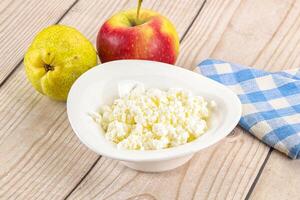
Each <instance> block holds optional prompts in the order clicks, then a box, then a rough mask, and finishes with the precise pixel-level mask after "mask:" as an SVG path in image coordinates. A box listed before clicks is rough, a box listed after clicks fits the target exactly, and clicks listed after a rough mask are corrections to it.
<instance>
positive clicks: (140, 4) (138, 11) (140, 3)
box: [136, 0, 143, 24]
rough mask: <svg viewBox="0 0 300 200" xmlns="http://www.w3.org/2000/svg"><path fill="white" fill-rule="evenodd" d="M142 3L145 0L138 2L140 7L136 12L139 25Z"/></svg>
mask: <svg viewBox="0 0 300 200" xmlns="http://www.w3.org/2000/svg"><path fill="white" fill-rule="evenodd" d="M142 2H143V0H138V7H137V11H136V22H137V24H139V16H140V9H141V6H142Z"/></svg>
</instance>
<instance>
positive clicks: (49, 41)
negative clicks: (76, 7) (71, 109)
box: [24, 25, 97, 101]
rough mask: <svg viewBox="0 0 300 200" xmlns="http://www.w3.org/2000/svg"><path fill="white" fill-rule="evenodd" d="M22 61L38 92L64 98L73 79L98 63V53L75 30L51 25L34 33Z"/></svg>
mask: <svg viewBox="0 0 300 200" xmlns="http://www.w3.org/2000/svg"><path fill="white" fill-rule="evenodd" d="M24 64H25V70H26V75H27V77H28V79H29V81H30V82H31V84H32V85H33V87H34V88H35V89H36V90H37V91H39V92H40V93H42V94H44V95H46V96H49V97H50V98H52V99H55V100H60V101H65V100H66V99H67V97H68V92H69V90H70V88H71V86H72V84H73V83H74V81H75V80H76V79H77V78H78V77H79V76H80V75H81V74H83V73H84V72H85V71H87V70H88V69H90V68H92V67H94V66H95V65H96V64H97V54H96V51H95V49H94V47H93V45H92V44H91V42H90V41H88V40H87V39H86V38H85V37H84V36H83V35H82V34H81V33H80V32H79V31H77V30H76V29H74V28H72V27H68V26H64V25H53V26H49V27H47V28H45V29H44V30H42V31H41V32H40V33H38V34H37V35H36V37H35V38H34V40H33V42H32V44H31V45H30V47H29V48H28V50H27V52H26V54H25V58H24Z"/></svg>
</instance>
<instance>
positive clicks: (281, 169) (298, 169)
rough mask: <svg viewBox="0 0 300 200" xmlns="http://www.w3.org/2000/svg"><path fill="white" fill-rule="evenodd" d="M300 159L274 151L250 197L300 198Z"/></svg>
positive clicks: (259, 199)
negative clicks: (293, 158)
mask: <svg viewBox="0 0 300 200" xmlns="http://www.w3.org/2000/svg"><path fill="white" fill-rule="evenodd" d="M299 198H300V160H291V159H289V158H287V157H286V156H284V155H282V154H281V153H279V152H277V151H273V152H272V154H271V156H270V158H269V161H268V162H267V164H266V166H265V168H264V170H263V172H262V174H261V177H260V179H259V181H258V183H257V185H256V187H255V189H254V191H253V192H252V195H251V197H250V199H253V200H256V199H258V200H271V199H282V200H284V199H295V200H296V199H299Z"/></svg>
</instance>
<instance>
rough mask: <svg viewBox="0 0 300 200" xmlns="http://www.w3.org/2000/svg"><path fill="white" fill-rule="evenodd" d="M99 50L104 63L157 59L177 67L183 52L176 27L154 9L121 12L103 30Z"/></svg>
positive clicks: (107, 22) (101, 30)
mask: <svg viewBox="0 0 300 200" xmlns="http://www.w3.org/2000/svg"><path fill="white" fill-rule="evenodd" d="M97 50H98V54H99V57H100V60H101V62H102V63H104V62H108V61H112V60H120V59H142V60H154V61H159V62H165V63H169V64H174V63H175V61H176V58H177V56H178V51H179V39H178V34H177V32H176V30H175V27H174V26H173V24H172V23H171V22H170V21H169V20H168V19H167V18H165V17H163V16H161V15H160V14H158V13H156V12H153V11H151V10H145V9H141V10H140V14H139V18H138V19H137V17H136V9H132V10H128V11H123V12H120V13H117V14H116V15H114V16H112V17H111V18H110V19H108V20H107V21H106V22H105V23H104V24H103V25H102V27H101V28H100V30H99V33H98V36H97Z"/></svg>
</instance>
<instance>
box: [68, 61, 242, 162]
mask: <svg viewBox="0 0 300 200" xmlns="http://www.w3.org/2000/svg"><path fill="white" fill-rule="evenodd" d="M137 62H138V63H141V62H143V63H148V64H154V65H161V66H164V67H168V68H170V67H171V68H172V69H176V70H181V71H182V70H183V71H185V72H188V73H191V74H193V75H195V74H196V75H197V76H201V77H202V78H204V79H206V81H210V82H213V83H214V84H215V85H218V86H219V87H222V88H223V89H224V90H226V93H228V94H229V95H230V96H231V97H232V100H233V101H234V104H235V108H236V115H235V117H234V118H233V119H232V123H230V124H228V125H227V126H225V127H224V129H222V130H218V129H217V130H215V131H216V132H217V134H216V135H217V137H214V138H213V139H211V140H208V141H207V142H206V143H205V144H201V146H200V147H199V146H198V145H197V144H199V143H198V142H197V141H198V140H199V139H201V137H199V138H197V139H196V140H194V141H192V142H189V143H186V144H183V145H179V146H176V147H171V148H166V149H160V150H145V151H142V150H125V149H117V148H116V152H122V154H118V153H114V152H112V153H111V152H107V151H101V150H99V149H98V148H94V147H93V146H92V145H91V144H89V142H87V141H86V140H85V139H84V138H83V137H82V136H81V134H80V133H79V131H78V129H77V126H76V125H75V124H74V122H73V110H72V109H73V108H72V106H73V105H74V102H75V101H76V96H78V94H76V93H77V89H78V85H79V84H81V80H82V79H83V78H86V77H88V76H89V75H90V74H92V73H93V72H94V71H97V70H101V69H103V68H104V67H107V66H109V65H112V64H120V65H122V66H124V65H125V64H132V63H137ZM99 66H101V68H100V69H99ZM67 115H68V119H69V122H70V124H71V127H72V129H73V131H74V132H75V134H76V135H77V137H78V138H79V140H80V141H81V142H82V143H83V144H84V145H86V146H87V147H88V148H89V149H91V150H93V151H94V152H96V153H97V154H100V155H102V156H105V157H108V158H112V159H117V160H122V161H130V162H153V161H162V160H172V159H176V158H179V157H183V156H187V155H189V154H193V153H196V152H198V151H200V150H201V149H204V148H206V147H208V146H211V145H213V144H215V143H217V142H219V141H220V140H222V139H223V138H225V137H226V136H227V135H228V134H230V132H231V131H232V130H233V129H234V128H235V127H236V126H237V124H238V122H239V120H240V118H241V115H242V104H241V102H240V100H239V98H238V97H237V95H236V94H235V93H234V92H233V91H231V90H230V89H229V88H227V87H226V86H224V85H222V84H220V83H219V82H216V81H214V80H211V79H209V78H207V77H205V76H203V75H200V74H198V73H196V72H193V71H191V70H187V69H184V68H182V67H179V66H175V65H170V64H166V63H162V62H156V61H148V60H133V59H130V60H116V61H111V62H106V63H103V64H99V65H97V66H95V67H93V68H91V69H89V70H88V71H87V72H85V73H84V74H82V75H81V76H80V77H79V78H78V79H77V80H76V81H75V82H74V84H73V85H72V87H71V89H70V91H69V94H68V98H67ZM99 134H101V133H100V132H99ZM103 138H104V137H103ZM107 142H109V141H107Z"/></svg>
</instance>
